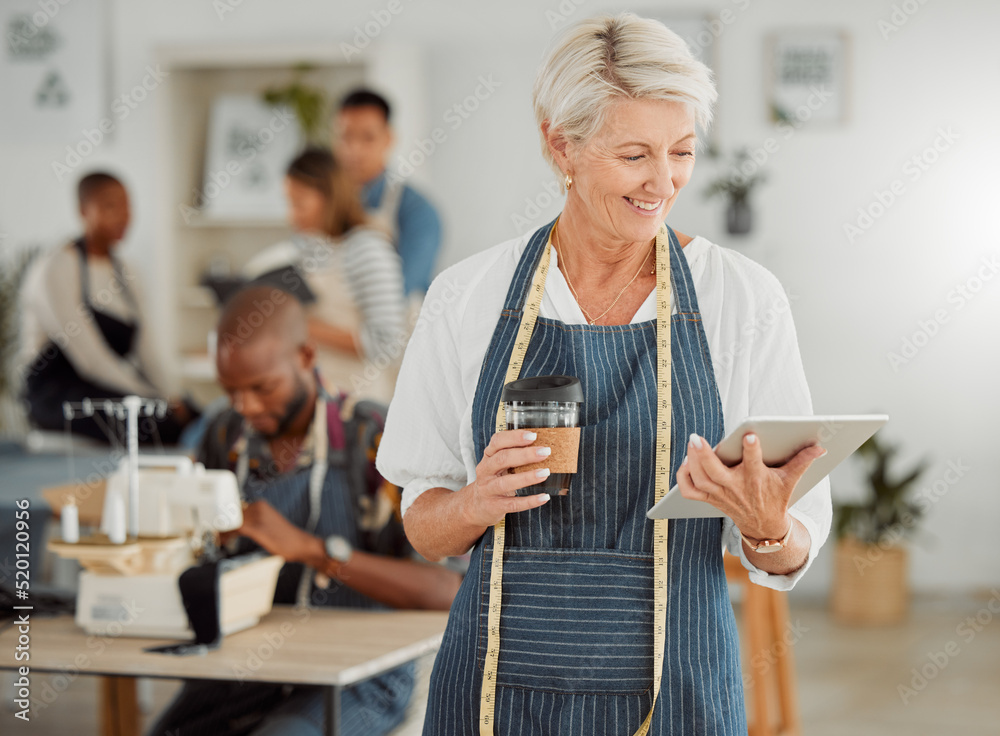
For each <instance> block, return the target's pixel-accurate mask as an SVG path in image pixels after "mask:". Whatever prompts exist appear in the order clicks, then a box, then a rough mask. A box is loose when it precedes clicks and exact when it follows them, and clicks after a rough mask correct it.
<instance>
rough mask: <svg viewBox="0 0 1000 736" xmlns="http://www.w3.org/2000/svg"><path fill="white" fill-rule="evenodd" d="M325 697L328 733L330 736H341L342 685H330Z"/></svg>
mask: <svg viewBox="0 0 1000 736" xmlns="http://www.w3.org/2000/svg"><path fill="white" fill-rule="evenodd" d="M325 695H326V703H325V706H326V707H325V709H324V710H325V711H326V733H327V735H328V736H340V685H330V686H329V687H327V688H326V694H325Z"/></svg>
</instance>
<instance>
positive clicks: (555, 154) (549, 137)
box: [542, 120, 573, 175]
mask: <svg viewBox="0 0 1000 736" xmlns="http://www.w3.org/2000/svg"><path fill="white" fill-rule="evenodd" d="M542 135H543V136H545V144H546V145H547V146H548V148H549V153H551V154H552V158H553V159H555V162H556V166H558V167H559V168H560V169H561V170H562V172H563V174H570V175H572V173H573V172H572V166H571V165H570V160H569V152H568V149H569V147H570V145H569V140H568V139H567V138H566V136H565V135H563V131H562V128H557V127H553V126H552V124H551V123H550V122H549V121H548V120H543V121H542Z"/></svg>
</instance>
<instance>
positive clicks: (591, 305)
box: [378, 14, 830, 735]
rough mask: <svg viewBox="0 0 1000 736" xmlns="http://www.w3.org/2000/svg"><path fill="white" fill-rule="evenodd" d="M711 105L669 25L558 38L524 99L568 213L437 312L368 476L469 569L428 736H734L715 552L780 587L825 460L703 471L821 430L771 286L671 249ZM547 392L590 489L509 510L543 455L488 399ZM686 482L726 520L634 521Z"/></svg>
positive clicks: (794, 560) (415, 345)
mask: <svg viewBox="0 0 1000 736" xmlns="http://www.w3.org/2000/svg"><path fill="white" fill-rule="evenodd" d="M714 100H715V89H714V86H713V84H712V80H711V74H710V72H709V70H708V69H707V68H706V67H705V66H704V65H702V64H701V63H699V62H698V61H696V60H695V59H694V58H693V57H692V56H691V54H690V52H689V51H688V49H687V47H686V45H685V44H684V42H683V41H682V40H681V39H680V38H679V37H678V36H676V35H675V34H674V33H672V32H671V31H669V30H668V29H666V28H665V27H664V26H663V25H661V24H660V23H657V22H655V21H651V20H644V19H640V18H638V17H636V16H634V15H630V14H625V15H620V16H617V17H601V18H596V19H593V20H589V21H586V22H583V23H581V24H580V25H578V26H576V27H574V28H572V29H570V30H569V31H567V32H566V34H565V35H564V36H562V37H561V39H560V40H559V41H558V43H557V44H556V46H555V48H554V49H553V50H552V51H551V52H550V54H549V56H548V58H547V59H546V61H545V62H544V64H543V66H542V69H541V71H540V72H539V75H538V79H537V81H536V84H535V90H534V107H535V115H536V118H537V121H538V126H539V130H540V132H541V138H542V150H543V153H544V155H545V157H546V159H547V160H548V161H549V163H550V164H552V166H553V167H554V168H555V170H556V171H557V172H558V174H559V176H560V178H561V179H562V180H563V181H564V183H565V186H566V189H567V195H566V204H565V207H564V209H563V211H562V214H561V215H560V217H559V218H558V220H557V221H556V222H555V223H552V224H550V225H547V226H545V227H543V228H541V229H539V230H537V231H535V232H534V233H532V234H531V235H529V236H526V237H523V238H519V239H517V240H513V241H508V242H505V243H502V244H500V245H498V246H496V247H494V248H492V249H490V250H487V251H485V252H483V253H480V254H478V255H476V256H473V257H472V258H469V259H467V260H466V261H463V262H462V263H460V264H458V265H456V266H454V267H452V268H451V269H449V270H448V271H446V272H445V273H443V274H442V275H441V276H440V277H439V278H438V279H437V281H436V282H435V284H434V285H433V286H432V287H431V290H430V292H429V293H428V295H427V300H426V302H425V308H424V315H423V317H422V320H421V322H419V323H418V327H417V332H416V334H415V335H414V338H413V340H412V341H411V343H410V345H409V347H408V349H407V353H406V356H405V358H404V363H403V368H402V371H401V374H400V379H399V383H398V384H397V390H396V401H395V403H394V404H393V406H392V408H391V410H390V412H389V417H388V425H387V428H386V432H385V436H384V438H383V440H382V445H381V450H380V452H379V458H378V460H379V468H380V470H381V472H382V474H383V475H384V476H385V477H386V478H388V479H389V480H391V481H393V482H394V483H397V484H399V485H401V486H403V489H404V490H403V510H404V514H405V515H404V517H403V521H404V525H405V528H406V531H407V534H408V536H409V538H410V540H411V541H412V542H413V545H414V546H415V547H416V548H417V549H418V550H419V551H420V552H421V553H422V554H423V555H424V556H426V557H428V558H430V559H437V558H441V557H445V556H449V555H460V554H463V553H465V552H466V551H468V550H469V549H470V548H472V550H473V551H472V558H471V563H470V567H469V573H468V575H467V576H466V578H465V580H464V582H463V585H462V588H461V590H460V592H459V594H458V596H457V598H456V599H455V603H454V605H453V606H452V610H451V617H450V619H449V623H448V629H447V632H446V633H445V638H444V642H443V645H442V648H441V651H440V653H439V655H438V658H437V662H436V664H435V669H434V673H433V675H432V681H431V687H432V692H431V697H430V703H429V708H428V713H427V721H426V725H425V727H424V733H425V734H435V735H436V734H472V733H493V732H494V729H495V732H496V733H517V734H521V735H528V734H553V733H593V734H612V733H614V734H633V733H650V734H668V733H669V734H672V735H676V734H699V735H703V734H743V733H746V722H745V715H744V708H743V690H742V681H741V677H740V672H739V668H740V665H739V646H738V641H737V634H736V626H735V623H734V619H733V612H732V607H731V605H730V602H729V597H728V589H727V586H726V581H725V575H724V572H723V565H722V548H723V546H725V547H727V548H728V549H729V551H730V552H731V553H733V554H735V555H739V556H740V558H741V559H742V560H743V564H744V565H745V566H746V567H747V568H748V569H749V570H750V575H751V579H752V580H754V581H755V582H757V583H759V584H763V585H767V586H770V587H773V588H777V589H787V588H790V587H791V586H792V585H793V584H794V583H795V581H796V580H797V579H798V578H799V577H801V575H802V574H803V572H804V571H805V569H806V568H807V567H808V566H809V563H810V561H811V560H812V559H813V558H814V557H815V555H816V553H817V550H818V548H819V546H820V545H821V544H822V543H823V541H824V540H825V538H826V536H827V533H828V531H829V526H830V498H829V488H828V486H825V485H824V486H822V487H819V488H817V489H816V490H814V491H813V492H812V493H810V494H809V495H807V496H806V497H804V498H803V499H802V500H801V501H800V502H798V503H797V504H796V505H795V506H794V507H792V508H789V507H788V501H789V499H790V496H791V492H792V490H793V488H794V485H795V483H796V481H797V480H798V478H799V477H800V476H801V474H802V473H803V472H804V471H805V469H806V468H807V467H808V465H809V464H810V463H811V462H812V461H813V460H814V459H815V458H816V457H818V456H819V455H821V454H822V452H823V450H822V449H821V448H817V447H813V448H807V449H805V450H803V451H801V452H800V453H799V454H798V455H796V456H795V457H794V458H793V459H791V460H790V461H789V462H788V463H787V464H786V465H784V466H783V467H779V468H768V467H765V466H764V465H763V463H762V462H761V452H760V443H759V442H758V441H757V438H756V437H754V436H753V435H747V436H746V437H745V438H744V455H743V461H742V462H741V464H740V465H737V466H736V467H733V468H728V467H726V466H724V465H723V464H722V463H721V462H720V461H719V459H718V458H717V457H716V456H715V454H714V452H713V450H712V447H713V446H715V445H716V444H717V443H718V442H719V440H720V439H721V438H722V437H723V434H724V432H725V430H726V428H727V427H728V428H731V427H733V426H735V425H736V424H737V423H738V422H739V421H740V420H741V419H742V418H744V417H745V416H747V415H750V414H790V413H799V414H803V413H805V414H808V413H811V404H810V398H809V390H808V387H807V386H806V381H805V377H804V375H803V370H802V363H801V360H800V358H799V354H798V346H797V344H796V337H795V330H794V327H793V324H792V321H791V319H790V317H789V310H788V303H787V299H786V298H785V295H784V293H783V291H782V289H781V287H780V285H779V284H778V283H777V281H776V280H775V278H774V277H773V276H772V275H771V274H770V273H768V272H767V271H766V270H764V269H763V268H762V267H760V266H758V265H756V264H754V263H752V262H751V261H749V260H747V259H746V258H744V257H742V256H740V255H738V254H736V253H734V252H732V251H728V250H725V249H723V248H720V247H719V246H717V245H714V244H712V243H710V242H708V241H706V240H705V239H704V238H700V237H693V238H692V237H689V236H687V235H683V234H681V233H678V232H675V231H674V230H672V229H671V228H669V227H666V226H665V225H664V224H663V222H664V219H665V218H666V217H667V216H668V214H669V212H670V209H671V207H672V206H673V204H674V202H675V201H676V199H677V196H678V194H679V193H680V191H681V189H682V188H683V187H684V185H685V184H687V182H688V180H689V179H690V177H691V172H692V169H693V167H694V159H695V149H696V143H697V133H696V126H697V127H699V128H702V129H703V128H704V127H705V126H707V124H708V123H709V121H710V114H711V107H712V104H713V102H714ZM436 315H438V316H436ZM775 315H778V318H777V320H776V319H775ZM519 332H520V333H521V338H519V337H518V334H519ZM667 334H669V338H667ZM519 365H520V370H519V371H518V370H517V369H518V366H519ZM547 374H569V375H574V376H578V377H579V378H580V379H581V381H582V384H583V389H584V394H585V401H584V404H583V409H582V417H581V425H583V429H582V434H581V446H580V453H579V468H578V472H577V473H576V475H575V476H573V481H572V483H571V484H570V488H569V493H568V494H567V495H564V496H552V497H550V496H548V495H545V494H538V495H523V494H525V492H526V491H525V489H530V486H532V485H533V484H537V483H539V482H540V481H541V480H542V479H543V478H544V477H545V476H546V474H547V471H546V470H544V469H543V470H540V471H527V472H511V470H512V469H513V468H517V467H520V466H523V465H526V464H529V463H532V462H536V461H538V460H539V459H540V458H544V457H546V456H547V455H548V453H549V448H546V447H538V446H536V445H535V444H533V442H534V440H535V436H534V435H533V434H532V433H530V432H523V431H506V430H503V431H500V430H501V429H502V428H501V427H500V426H498V422H497V409H498V405H499V401H500V393H501V389H502V386H503V384H504V383H505V382H506V381H510V380H512V378H513V377H516V376H517V375H520V376H521V377H528V376H537V375H547ZM675 478H676V482H677V483H679V485H680V487H681V489H682V492H683V493H684V495H685V496H688V497H690V498H696V499H699V500H704V501H708V502H709V503H711V504H713V505H715V506H716V507H717V508H718V509H719V510H720V511H722V512H724V513H725V514H726V517H727V518H725V519H723V520H720V519H717V518H716V519H690V520H673V521H670V522H665V521H661V522H653V521H650V520H648V519H647V518H646V515H645V514H646V510H647V509H648V508H649V507H650V506H651V505H652V504H653V502H654V500H655V498H656V496H657V495H658V494H659V493H662V492H663V490H665V488H667V487H669V486H670V485H672V484H673V483H674V480H675ZM518 492H520V494H522V495H519V494H518ZM758 549H764V550H765V552H766V554H765V552H760V551H757V550H758Z"/></svg>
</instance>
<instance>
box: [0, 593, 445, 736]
mask: <svg viewBox="0 0 1000 736" xmlns="http://www.w3.org/2000/svg"><path fill="white" fill-rule="evenodd" d="M447 620H448V614H447V613H445V612H438V611H387V612H382V611H360V610H354V609H330V608H326V609H295V608H292V607H290V606H276V607H275V608H274V610H273V611H272V612H271V613H270V614H269V615H268V616H267V617H266V618H264V619H263V620H261V622H260V624H258V625H257V626H255V627H253V628H250V629H247V630H245V631H240V632H238V633H236V634H231V635H230V636H227V637H226V638H225V639H224V640H223V642H222V646H221V647H219V649H217V650H215V651H213V652H209V653H207V654H205V655H202V656H188V657H175V656H170V655H164V654H151V653H148V652H144V651H143V649H144V648H145V647H149V646H155V645H159V644H163V643H165V642H164V641H163V640H161V639H132V638H128V637H118V638H112V637H100V636H89V635H88V634H86V633H85V632H84V631H83V630H82V629H80V628H79V627H77V625H76V624H75V623H74V621H73V620H72V619H71V618H70V617H68V616H60V617H57V618H35V617H32V619H31V624H30V637H31V644H30V655H31V659H30V661H29V662H27V664H28V665H29V666H30V668H31V672H32V673H35V672H52V673H59V672H63V671H65V670H66V669H67V668H75V670H78V671H79V672H80V674H88V675H106V676H110V677H113V678H134V677H161V678H169V679H174V678H186V679H212V680H245V681H253V682H272V683H283V684H293V685H320V686H323V687H325V688H326V722H327V732H328V733H330V734H338V733H339V732H340V695H341V691H342V689H343V688H344V687H346V686H349V685H353V684H355V683H358V682H360V681H362V680H366V679H368V678H370V677H374V676H376V675H380V674H383V673H385V672H388V671H389V670H392V669H395V668H396V667H399V666H400V665H402V664H405V663H407V662H411V661H413V660H414V659H416V658H418V657H420V656H421V655H423V654H426V653H428V652H432V651H434V650H436V649H437V648H438V647H439V646H440V645H441V638H442V636H443V633H444V628H445V623H446V622H447ZM17 636H18V632H17V629H16V627H12V628H8V629H7V630H6V631H4V632H3V633H2V634H0V669H9V670H16V669H17V668H18V667H19V666H21V665H24V664H26V663H25V662H19V661H15V659H14V655H15V646H16V644H17ZM96 642H101V643H103V645H104V646H103V648H101V646H100V645H99V644H97V643H96ZM29 677H30V675H29ZM130 682H132V681H131V680H125V681H124V683H125V684H128V683H130ZM121 684H122V681H120V680H118V681H115V680H112V681H111V682H110V683H109V685H108V686H106V687H105V688H104V696H105V703H106V705H107V706H109V707H111V708H113V709H114V710H116V712H115V713H110V714H108V713H105V717H108V716H110V717H114V718H119V720H120V717H121V716H125V719H126V720H128V721H129V723H128V724H126V725H125V727H124V728H120V729H118V730H119V732H122V731H124V730H128V728H129V727H130V726H132V721H134V729H135V732H136V733H137V732H138V709H137V708H136V707H135V703H134V689H133V690H132V695H131V699H132V702H131V703H129V702H128V701H129V699H130V696H129V694H128V688H127V687H126V688H124V697H123V688H122V687H120V685H121ZM105 710H107V708H106V709H105ZM113 730H114V729H113Z"/></svg>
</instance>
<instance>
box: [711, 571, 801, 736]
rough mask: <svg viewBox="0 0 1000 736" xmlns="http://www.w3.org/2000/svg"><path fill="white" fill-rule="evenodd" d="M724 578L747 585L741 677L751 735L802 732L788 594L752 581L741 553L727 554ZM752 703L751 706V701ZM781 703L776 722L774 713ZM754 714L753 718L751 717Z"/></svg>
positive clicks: (779, 735)
mask: <svg viewBox="0 0 1000 736" xmlns="http://www.w3.org/2000/svg"><path fill="white" fill-rule="evenodd" d="M725 568H726V580H727V581H729V582H730V583H738V584H740V585H741V586H742V587H743V604H742V607H743V628H744V631H745V636H746V641H745V643H744V646H743V654H744V662H743V682H744V685H745V689H746V694H747V697H746V699H747V706H748V708H747V710H748V713H747V723H748V725H749V736H800V734H801V733H802V724H801V722H800V721H799V700H798V691H797V690H796V686H795V657H794V654H793V651H792V642H790V641H788V638H787V637H788V636H789V634H788V632H789V625H788V598H787V596H786V595H785V594H784V593H781V592H779V591H777V590H771V589H770V588H764V587H762V586H760V585H755V584H754V583H751V582H750V575H749V573H748V572H747V570H746V569H745V568H744V567H743V563H742V562H740V559H739V558H738V557H734V556H732V555H730V554H727V555H725ZM751 702H752V703H753V707H752V708H750V707H749V706H750V703H751ZM775 706H777V715H778V717H777V722H775V718H774V716H773V715H772V713H773V709H774V707H775ZM750 713H752V714H753V718H752V719H751V718H750Z"/></svg>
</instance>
